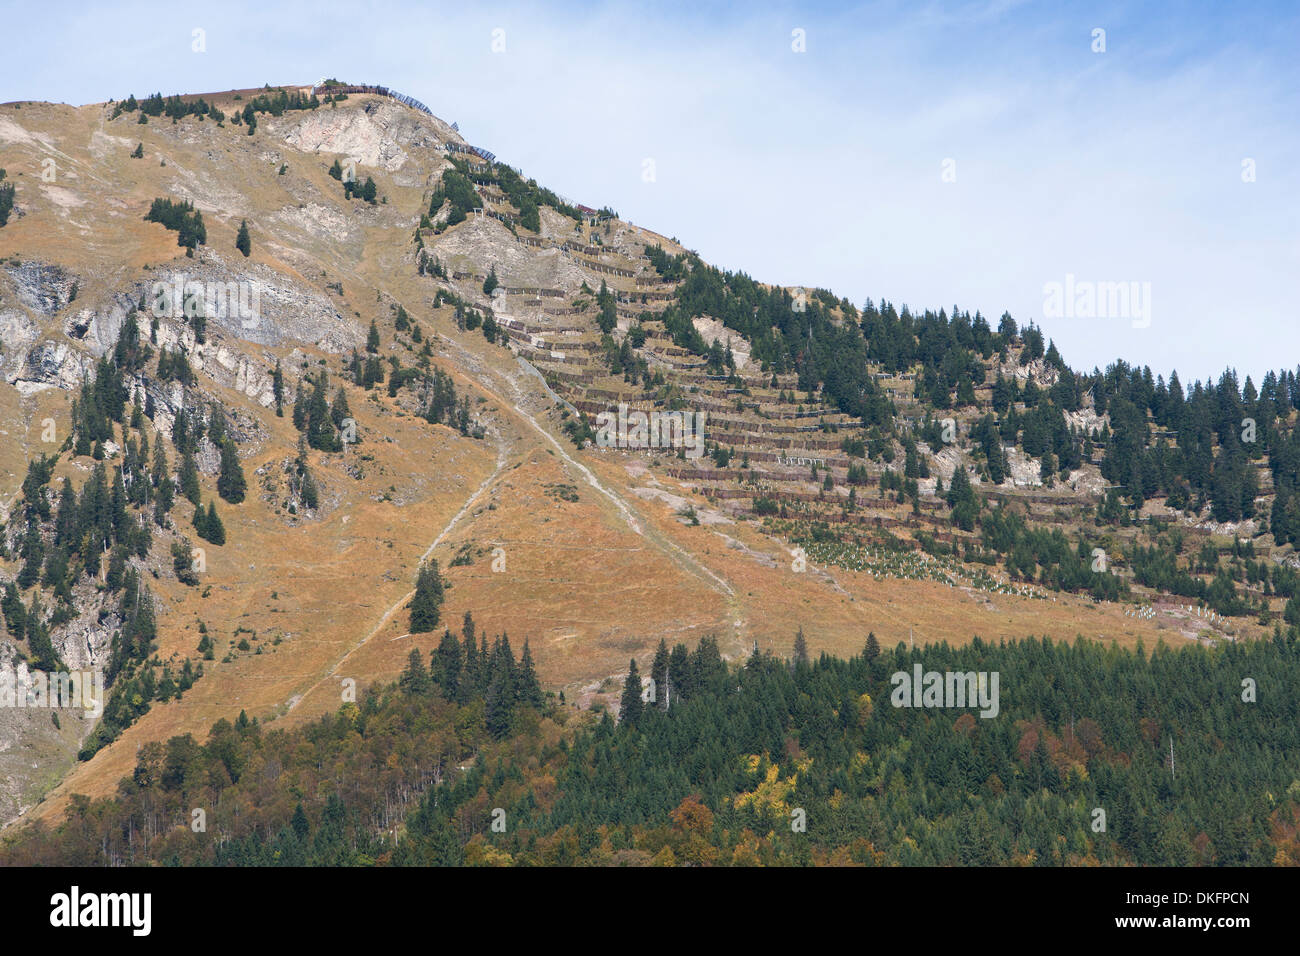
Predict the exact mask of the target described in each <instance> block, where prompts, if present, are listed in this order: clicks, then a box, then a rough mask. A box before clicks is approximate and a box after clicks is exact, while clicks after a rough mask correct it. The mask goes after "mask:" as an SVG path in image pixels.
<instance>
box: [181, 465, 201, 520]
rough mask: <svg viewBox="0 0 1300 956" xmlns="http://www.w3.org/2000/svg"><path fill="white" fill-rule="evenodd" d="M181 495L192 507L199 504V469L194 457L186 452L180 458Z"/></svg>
mask: <svg viewBox="0 0 1300 956" xmlns="http://www.w3.org/2000/svg"><path fill="white" fill-rule="evenodd" d="M180 478H181V494H182V495H184V496H185V497H186V498H188V499H189V501H190V503H191V504H192V505H194V507H196V508H197V507H198V506H199V503H200V494H201V492H200V489H199V468H198V465H196V464H195V463H194V455H193V454H191V453H190V452H186V453H185V455H184V457H182V458H181V474H180Z"/></svg>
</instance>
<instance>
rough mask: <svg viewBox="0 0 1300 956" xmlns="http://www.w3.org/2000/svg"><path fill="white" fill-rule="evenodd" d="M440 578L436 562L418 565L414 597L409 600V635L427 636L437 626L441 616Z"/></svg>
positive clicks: (441, 591) (441, 595) (441, 592)
mask: <svg viewBox="0 0 1300 956" xmlns="http://www.w3.org/2000/svg"><path fill="white" fill-rule="evenodd" d="M442 599H443V587H442V576H441V575H440V574H439V573H438V562H437V560H436V559H435V560H433V561H430V562H429V563H428V564H422V565H420V571H419V573H418V574H417V576H416V579H415V596H414V597H413V598H411V603H410V612H411V623H410V628H411V633H412V634H428V633H429V632H430V631H432V630H433V629H434V628H436V627H437V626H438V621H439V620H440V619H441V616H442V611H441V607H442Z"/></svg>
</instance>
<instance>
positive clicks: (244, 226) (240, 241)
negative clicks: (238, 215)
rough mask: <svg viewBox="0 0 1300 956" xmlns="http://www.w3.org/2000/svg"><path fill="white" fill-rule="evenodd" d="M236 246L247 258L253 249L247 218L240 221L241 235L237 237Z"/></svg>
mask: <svg viewBox="0 0 1300 956" xmlns="http://www.w3.org/2000/svg"><path fill="white" fill-rule="evenodd" d="M235 248H236V249H238V250H239V251H240V252H242V253H243V254H244V258H245V259H247V258H248V254H249V253H250V252H252V250H253V244H252V242H251V241H250V240H249V238H248V220H246V219H241V220H240V221H239V235H238V236H236V237H235Z"/></svg>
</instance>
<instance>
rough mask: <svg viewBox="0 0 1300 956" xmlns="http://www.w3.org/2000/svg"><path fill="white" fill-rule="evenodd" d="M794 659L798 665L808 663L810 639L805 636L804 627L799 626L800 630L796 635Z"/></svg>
mask: <svg viewBox="0 0 1300 956" xmlns="http://www.w3.org/2000/svg"><path fill="white" fill-rule="evenodd" d="M793 660H794V664H795V666H796V667H798V666H799V665H800V664H803V665H806V664H807V663H808V641H807V639H805V638H804V636H803V628H802V627H800V628H799V632H798V633H797V634H795V636H794V651H793Z"/></svg>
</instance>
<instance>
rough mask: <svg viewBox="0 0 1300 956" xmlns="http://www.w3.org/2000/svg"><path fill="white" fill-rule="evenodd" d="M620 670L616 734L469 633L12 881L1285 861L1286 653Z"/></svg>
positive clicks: (685, 660)
mask: <svg viewBox="0 0 1300 956" xmlns="http://www.w3.org/2000/svg"><path fill="white" fill-rule="evenodd" d="M804 647H806V642H804V641H802V640H797V641H796V645H795V654H794V657H793V659H791V660H781V659H777V658H775V657H772V656H771V655H769V654H766V653H761V652H759V651H758V650H757V649H756V650H755V652H754V653H753V655H752V656H751V657H750V658H749V660H748V661H746V662H744V663H743V664H737V665H730V666H729V665H728V664H727V663H726V662H724V661H723V659H722V658H721V656H720V655H719V653H718V646H717V644H716V642H714V641H713V640H712V639H710V638H705V639H704V640H702V641H701V642H700V644H699V646H698V647H697V648H696V649H695V650H694V651H690V652H688V651H687V649H686V647H685V646H684V645H678V646H677V647H675V648H673V649H672V650H669V649H668V648H667V646H666V645H664V644H662V643H661V645H660V647H659V650H658V652H657V654H656V655H655V658H654V661H653V663H652V665H651V668H650V674H649V675H648V676H649V677H650V678H651V680H652V681H653V683H647V684H646V685H645V689H643V688H642V681H641V679H640V677H639V676H638V673H637V670H636V667H635V662H634V663H633V666H632V667H631V668H630V671H629V675H628V678H627V682H626V686H625V688H624V693H623V701H622V706H621V708H620V711H621V716H620V719H619V720H618V721H617V722H616V721H615V720H614V719H613V718H612V717H611V716H610V714H609V713H600V714H599V715H597V713H595V712H588V711H579V710H575V709H573V708H572V707H570V706H567V705H566V704H565V703H564V702H563V700H562V699H561V700H558V701H557V700H556V699H554V698H553V697H550V696H549V695H548V696H547V697H545V698H544V697H543V695H542V693H541V691H540V689H539V687H538V685H537V681H536V676H535V674H534V672H533V668H532V660H531V656H530V654H529V651H528V647H527V643H526V642H525V645H524V653H523V657H522V659H519V660H517V659H516V658H515V655H514V653H513V651H512V650H511V646H510V642H509V638H508V637H507V636H506V635H504V634H503V635H499V636H498V637H497V638H496V639H495V640H494V641H493V642H492V643H491V644H490V645H489V643H488V641H487V637H486V635H485V634H478V633H477V629H476V626H475V623H474V621H473V619H472V617H471V616H470V615H468V614H467V615H466V619H465V622H464V624H463V626H462V633H461V635H460V637H457V636H456V635H454V634H452V633H451V632H450V631H449V630H448V631H445V632H444V634H443V636H442V639H441V641H440V642H439V643H438V644H437V645H436V646H435V647H433V648H432V649H431V651H430V653H429V654H428V660H427V663H426V660H425V655H422V654H421V653H420V651H418V650H416V651H413V652H412V654H411V656H410V660H409V662H408V665H407V667H406V669H405V671H404V672H403V674H402V676H401V678H400V680H399V681H398V682H397V684H395V685H388V686H375V687H372V688H369V689H368V690H367V691H366V692H365V693H364V695H363V697H362V699H361V700H360V702H359V703H348V704H344V705H343V707H342V708H341V709H340V710H339V711H338V712H337V713H334V714H329V715H327V716H324V717H322V718H321V719H320V720H318V721H316V722H315V723H313V724H310V725H308V726H304V727H301V728H297V729H293V730H279V729H275V728H274V727H273V726H269V725H265V724H259V723H258V722H257V721H255V720H254V721H250V720H248V719H247V718H246V717H245V716H244V715H243V714H241V715H240V718H239V720H237V721H236V722H235V723H233V724H232V723H231V722H230V721H227V720H222V721H219V722H218V723H217V724H216V725H214V726H213V728H212V731H211V733H210V735H209V737H208V740H207V741H206V742H204V743H200V742H198V741H195V740H194V739H193V738H192V737H191V736H189V735H185V736H179V737H174V738H172V739H171V740H169V741H167V742H166V743H156V744H149V745H147V746H145V747H144V748H142V750H141V752H140V755H139V758H138V760H137V764H136V768H135V770H134V772H133V773H132V774H131V775H130V776H128V777H126V778H124V779H123V780H122V782H121V784H120V786H119V788H118V793H117V794H116V795H115V796H113V797H111V798H107V799H101V800H95V801H90V800H87V799H86V798H84V797H76V798H74V799H73V802H72V805H71V807H70V808H69V810H68V812H67V818H66V820H65V821H64V822H63V823H61V824H59V825H58V826H56V827H54V828H52V829H45V828H43V827H40V826H37V827H33V828H31V829H28V830H25V831H23V832H21V833H19V834H16V835H14V836H13V837H11V838H10V839H9V840H8V841H6V843H5V844H4V846H3V848H0V863H5V864H53V863H62V864H89V865H131V864H149V863H154V864H196V863H197V864H216V865H311V864H315V865H357V866H369V865H423V864H442V865H456V864H469V865H524V866H526V865H543V864H583V865H611V864H613V865H618V864H624V865H646V864H654V865H805V864H863V865H891V864H901V865H926V864H932V865H971V864H975V865H1000V864H1005V865H1024V866H1029V865H1038V866H1057V865H1095V864H1125V863H1128V864H1150V865H1157V864H1176V865H1252V864H1253V865H1259V864H1292V865H1294V864H1296V863H1300V840H1298V838H1297V833H1298V828H1300V722H1298V721H1297V717H1300V714H1297V704H1296V701H1295V697H1294V695H1293V694H1292V693H1290V689H1291V688H1292V687H1294V686H1295V684H1296V682H1297V680H1300V642H1298V641H1297V639H1296V638H1295V637H1294V636H1289V637H1284V636H1283V635H1281V634H1277V635H1275V637H1274V638H1273V639H1272V640H1264V641H1259V642H1256V643H1254V644H1251V645H1247V646H1237V645H1226V646H1224V647H1222V648H1216V649H1205V648H1201V647H1188V648H1183V649H1179V650H1170V649H1169V648H1167V647H1165V646H1163V645H1161V646H1158V647H1156V648H1155V649H1154V650H1153V651H1152V652H1151V653H1149V654H1148V653H1146V652H1145V651H1144V650H1143V649H1142V648H1141V647H1140V646H1139V648H1138V649H1137V650H1136V652H1128V651H1125V650H1122V649H1120V648H1118V647H1117V646H1110V647H1103V646H1101V645H1099V644H1096V643H1091V642H1088V641H1086V640H1082V639H1081V640H1079V641H1077V642H1075V643H1073V644H1071V645H1063V644H1054V643H1052V642H1051V641H1049V640H1047V639H1043V640H1041V641H1040V640H1035V639H1029V640H1026V641H1023V642H1013V643H1009V644H1008V643H1000V644H997V645H993V644H989V643H985V642H981V641H979V640H976V641H975V642H973V643H972V644H971V645H969V646H967V647H963V648H959V649H958V648H952V647H949V646H947V645H946V644H939V645H931V646H927V647H924V648H916V649H915V650H913V651H909V650H908V649H907V648H905V647H904V646H903V645H901V644H900V645H899V646H898V647H897V648H895V649H894V650H893V651H887V650H882V649H881V648H880V647H879V644H878V642H877V641H876V639H875V637H874V635H868V637H867V639H866V642H865V646H864V649H863V651H862V653H861V654H859V655H857V656H855V657H854V658H852V659H850V660H839V659H833V658H830V657H827V656H822V657H820V658H819V659H817V660H815V661H813V660H809V659H808V658H807V654H806V651H805V650H804ZM918 665H919V666H921V667H923V668H925V669H926V670H935V671H940V672H944V671H954V672H971V671H974V672H991V673H997V674H998V675H999V676H1000V707H999V710H998V713H997V714H996V716H994V717H992V718H991V719H986V718H984V717H981V716H980V712H979V711H978V710H977V709H975V708H974V707H971V708H955V709H954V708H948V709H936V708H928V709H927V708H911V707H899V706H894V704H893V701H894V697H893V694H892V690H893V686H894V684H895V681H893V680H892V679H891V678H892V676H893V675H894V674H895V673H898V672H903V673H904V674H908V675H910V674H911V673H912V670H913V668H914V666H918Z"/></svg>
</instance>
